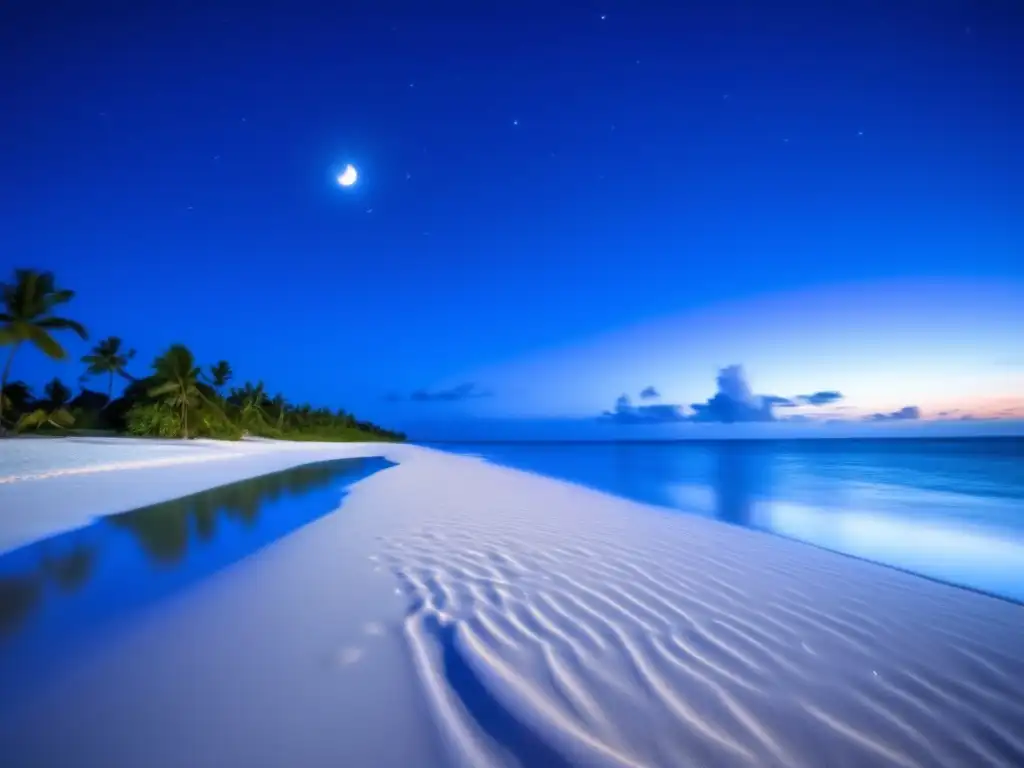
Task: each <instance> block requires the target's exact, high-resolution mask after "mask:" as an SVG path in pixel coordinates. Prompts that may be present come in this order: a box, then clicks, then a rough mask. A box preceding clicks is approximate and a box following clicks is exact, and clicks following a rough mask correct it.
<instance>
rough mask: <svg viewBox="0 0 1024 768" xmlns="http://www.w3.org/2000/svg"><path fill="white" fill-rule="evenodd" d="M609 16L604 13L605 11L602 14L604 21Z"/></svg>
mask: <svg viewBox="0 0 1024 768" xmlns="http://www.w3.org/2000/svg"><path fill="white" fill-rule="evenodd" d="M607 18H608V16H607V14H604V13H602V14H601V21H604V20H605V19H607Z"/></svg>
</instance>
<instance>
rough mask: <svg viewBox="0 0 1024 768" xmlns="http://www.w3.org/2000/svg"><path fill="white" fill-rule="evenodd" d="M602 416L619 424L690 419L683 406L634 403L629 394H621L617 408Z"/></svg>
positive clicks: (670, 421)
mask: <svg viewBox="0 0 1024 768" xmlns="http://www.w3.org/2000/svg"><path fill="white" fill-rule="evenodd" d="M648 389H653V387H648ZM645 391H646V390H645ZM601 418H602V419H607V420H610V421H616V422H618V423H619V424H671V423H674V422H679V421H687V419H688V417H687V415H686V414H685V413H684V412H683V408H682V406H679V405H663V404H656V405H633V403H632V401H631V400H630V399H629V395H621V396H620V397H619V399H618V400H616V401H615V408H614V409H613V410H611V411H605V412H604V414H603V415H602V417H601Z"/></svg>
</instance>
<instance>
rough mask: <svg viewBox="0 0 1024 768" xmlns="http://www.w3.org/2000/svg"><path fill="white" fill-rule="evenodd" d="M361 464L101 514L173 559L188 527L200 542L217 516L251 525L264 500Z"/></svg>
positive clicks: (156, 557) (307, 470)
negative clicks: (112, 513)
mask: <svg viewBox="0 0 1024 768" xmlns="http://www.w3.org/2000/svg"><path fill="white" fill-rule="evenodd" d="M362 463H363V460H362V459H351V460H345V462H344V463H341V462H337V461H334V462H319V463H316V464H307V465H305V466H301V467H296V468H294V469H289V470H286V471H283V472H275V473H274V474H270V475H262V476H260V477H254V478H250V479H248V480H242V481H240V482H237V483H231V484H230V485H222V486H220V487H219V488H211V489H210V490H207V491H202V492H201V493H196V494H193V495H191V496H185V497H183V498H180V499H174V500H172V501H166V502H163V503H160V504H154V505H152V506H149V507H144V508H142V509H136V510H133V511H131V512H125V513H123V514H120V515H112V516H110V517H108V518H105V519H106V521H107V522H108V523H109V524H110V525H113V526H115V527H118V528H121V529H123V530H126V531H128V532H129V533H131V534H132V535H133V536H134V537H135V539H136V541H137V542H138V544H139V546H140V547H141V548H142V550H143V552H145V554H146V555H147V557H149V558H150V559H152V560H153V561H155V562H158V563H164V564H172V563H176V562H179V561H180V560H181V559H182V558H184V556H185V554H186V552H187V551H188V547H189V542H190V540H191V539H192V532H193V531H194V533H195V538H196V539H198V540H199V541H211V540H213V539H214V538H216V535H217V531H218V528H219V525H220V521H222V520H232V521H235V522H237V523H241V524H242V525H244V526H246V527H254V526H255V525H256V523H257V522H258V521H259V517H260V512H261V510H262V508H263V506H264V505H266V504H268V503H272V502H275V501H277V500H279V499H280V498H281V497H282V496H286V495H287V496H297V495H301V494H303V493H308V492H309V491H312V490H316V489H318V488H323V487H326V486H328V485H330V484H331V482H333V481H334V480H336V479H337V478H338V477H339V476H340V475H342V474H348V473H350V472H357V471H358V470H359V469H360V467H361V465H362Z"/></svg>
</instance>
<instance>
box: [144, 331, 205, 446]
mask: <svg viewBox="0 0 1024 768" xmlns="http://www.w3.org/2000/svg"><path fill="white" fill-rule="evenodd" d="M153 370H154V371H155V376H154V378H156V379H157V381H159V382H160V383H159V384H157V385H156V386H155V387H153V388H151V389H150V390H149V396H150V397H160V398H163V400H164V402H165V403H167V404H168V405H170V406H171V407H173V408H177V409H178V412H179V414H180V419H181V436H182V437H184V438H186V439H188V409H189V408H194V407H195V406H197V405H199V402H200V400H201V399H202V398H203V393H202V392H201V391H200V389H199V387H200V386H201V385H200V383H199V373H200V371H199V367H198V366H197V365H196V361H195V358H194V357H193V355H192V352H191V351H190V350H189V348H188V347H186V346H185V345H184V344H172V345H171V347H170V349H168V350H167V351H166V352H164V354H162V355H161V356H160V357H158V358H157V359H156V360H155V361H154V362H153Z"/></svg>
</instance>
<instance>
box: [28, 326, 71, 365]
mask: <svg viewBox="0 0 1024 768" xmlns="http://www.w3.org/2000/svg"><path fill="white" fill-rule="evenodd" d="M26 332H27V335H28V340H29V341H31V342H32V343H33V344H35V345H36V346H37V347H39V349H40V350H41V351H42V352H43V354H45V355H46V356H47V357H50V358H52V359H54V360H63V359H64V358H66V357H67V356H68V353H67V351H66V350H65V349H64V347H62V346H61V345H60V344H59V343H58V342H57V340H56V339H54V338H53V336H51V335H50V334H48V333H47V332H46V329H44V328H40V327H39V326H38V325H29V326H27V327H26Z"/></svg>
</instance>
